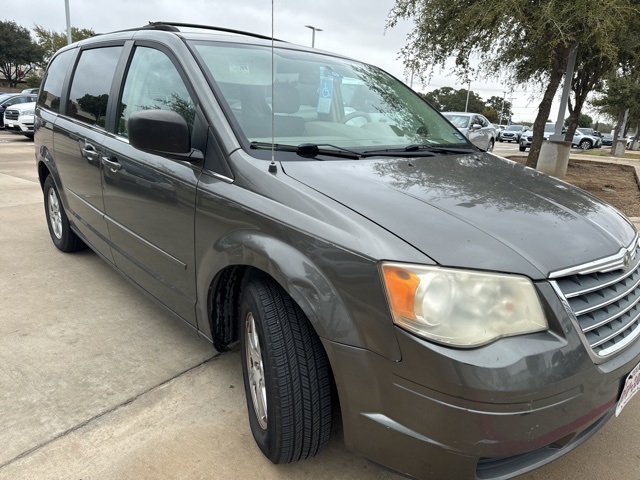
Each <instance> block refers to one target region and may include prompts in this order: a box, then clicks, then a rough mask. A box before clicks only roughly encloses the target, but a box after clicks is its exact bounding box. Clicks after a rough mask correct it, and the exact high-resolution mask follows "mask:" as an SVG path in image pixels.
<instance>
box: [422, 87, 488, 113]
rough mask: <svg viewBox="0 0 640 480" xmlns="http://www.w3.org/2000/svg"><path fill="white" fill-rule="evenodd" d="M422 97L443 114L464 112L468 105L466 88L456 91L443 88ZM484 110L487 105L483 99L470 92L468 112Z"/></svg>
mask: <svg viewBox="0 0 640 480" xmlns="http://www.w3.org/2000/svg"><path fill="white" fill-rule="evenodd" d="M422 96H423V97H424V98H425V99H426V100H427V101H428V102H429V103H430V104H431V105H433V106H434V107H435V108H437V109H438V110H440V111H441V112H464V111H465V110H464V107H465V105H466V104H467V89H466V88H461V89H460V90H456V89H455V88H451V87H442V88H438V89H436V90H433V91H431V92H427V93H425V94H422ZM484 109H485V104H484V101H483V100H482V98H481V97H480V96H479V95H478V94H477V93H474V92H473V91H470V92H469V106H468V108H467V111H469V112H473V113H480V112H482V110H484Z"/></svg>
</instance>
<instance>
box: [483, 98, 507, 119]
mask: <svg viewBox="0 0 640 480" xmlns="http://www.w3.org/2000/svg"><path fill="white" fill-rule="evenodd" d="M487 108H492V109H494V110H495V111H496V112H498V117H500V114H501V113H502V117H500V118H499V119H498V120H499V123H501V124H502V123H506V122H507V121H508V120H509V119H510V118H511V117H512V116H513V111H512V105H511V102H510V101H509V100H506V99H505V98H504V97H497V96H495V95H494V96H492V97H489V100H487ZM485 117H487V116H486V115H485ZM487 118H489V117H487ZM492 121H493V120H492ZM495 123H498V122H495Z"/></svg>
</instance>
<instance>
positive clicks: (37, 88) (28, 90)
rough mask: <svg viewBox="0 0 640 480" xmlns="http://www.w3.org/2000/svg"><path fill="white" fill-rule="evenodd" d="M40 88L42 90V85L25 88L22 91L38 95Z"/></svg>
mask: <svg viewBox="0 0 640 480" xmlns="http://www.w3.org/2000/svg"><path fill="white" fill-rule="evenodd" d="M38 90H40V87H35V88H25V89H24V90H22V93H33V94H35V95H37V94H38Z"/></svg>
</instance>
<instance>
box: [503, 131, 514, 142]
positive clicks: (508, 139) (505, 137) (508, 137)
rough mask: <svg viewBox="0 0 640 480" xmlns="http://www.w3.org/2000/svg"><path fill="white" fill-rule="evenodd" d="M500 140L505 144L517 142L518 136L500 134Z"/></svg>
mask: <svg viewBox="0 0 640 480" xmlns="http://www.w3.org/2000/svg"><path fill="white" fill-rule="evenodd" d="M500 140H504V141H505V142H517V141H518V135H513V134H509V133H507V134H505V133H502V134H501V135H500Z"/></svg>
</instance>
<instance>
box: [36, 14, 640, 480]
mask: <svg viewBox="0 0 640 480" xmlns="http://www.w3.org/2000/svg"><path fill="white" fill-rule="evenodd" d="M35 147H36V162H37V169H38V175H39V179H40V184H41V186H42V190H43V194H44V206H45V213H46V218H47V225H48V227H49V232H50V235H51V239H52V241H53V243H54V244H55V246H56V247H57V248H58V249H59V250H61V251H63V252H73V251H77V250H79V249H82V248H85V247H86V246H89V247H90V248H91V249H92V250H93V251H95V252H96V254H98V255H99V256H100V257H102V258H103V259H104V260H105V261H106V262H107V263H109V264H110V265H111V266H112V267H113V268H115V269H117V270H118V271H119V272H120V273H121V274H122V275H123V276H124V277H125V278H126V279H128V280H129V281H131V282H132V283H133V284H134V285H136V286H138V287H139V288H140V289H141V290H142V291H144V292H145V293H146V294H148V295H149V296H150V297H152V298H153V299H155V301H157V302H158V303H159V304H160V305H162V306H163V307H164V308H165V309H166V310H167V311H168V312H170V313H171V314H172V315H174V316H175V317H176V318H178V319H180V320H182V321H183V322H185V323H186V324H187V325H189V326H190V327H191V328H192V329H193V330H194V332H197V333H198V334H199V335H201V336H202V337H204V338H206V339H207V340H208V341H210V342H211V344H212V345H213V347H214V348H215V349H216V350H217V351H219V352H223V351H225V350H227V349H229V348H234V347H235V346H236V345H239V347H237V348H239V350H240V353H241V355H240V356H241V362H242V369H243V379H244V387H245V392H246V400H247V412H248V418H249V425H250V428H251V431H252V433H253V437H254V438H255V441H256V442H257V444H258V446H259V447H260V449H261V450H262V452H263V453H264V454H265V455H266V456H267V457H268V458H269V459H270V460H271V461H272V462H274V463H287V462H293V461H297V460H301V459H305V458H308V457H311V456H314V455H316V454H317V453H318V452H320V451H321V449H322V448H323V447H324V446H325V445H326V444H327V441H328V440H329V437H330V433H331V429H332V422H334V421H337V419H338V418H341V420H340V421H341V422H342V425H343V430H344V441H345V443H346V445H347V446H348V447H349V448H350V449H352V450H353V451H354V452H357V453H359V454H361V455H363V456H364V457H366V458H368V459H370V460H372V461H373V462H375V463H377V464H379V465H382V466H384V467H386V468H389V469H392V470H395V471H397V472H400V473H402V474H403V475H407V476H411V477H414V478H433V479H457V480H459V479H475V478H481V479H497V478H510V477H511V476H514V475H517V474H522V473H524V472H527V471H530V470H532V469H534V468H536V467H538V466H540V465H543V464H545V463H547V462H550V461H552V460H554V459H556V458H558V457H559V456H561V455H563V454H564V453H566V452H568V451H570V450H571V449H573V448H575V447H576V446H577V445H579V444H580V443H582V442H583V441H585V440H586V439H587V438H589V437H590V436H591V435H593V434H594V433H595V432H596V431H597V430H598V429H599V428H600V427H601V426H602V425H603V424H604V423H605V422H606V421H607V420H608V419H609V418H610V417H611V416H613V415H617V414H619V413H620V412H621V411H622V409H623V408H624V406H625V405H626V404H627V402H629V400H630V399H631V398H632V397H633V395H634V394H635V393H636V391H637V390H638V388H639V387H638V384H639V382H638V371H639V369H640V367H638V364H639V362H640V342H639V341H638V335H639V334H640V306H639V300H640V287H639V285H640V267H639V265H640V255H638V254H637V253H638V234H637V232H636V229H635V228H634V226H633V225H632V224H631V223H630V221H629V220H628V219H627V218H625V217H624V215H622V214H621V213H620V212H619V211H617V210H616V209H614V208H613V207H611V206H609V205H606V204H604V203H603V202H602V201H600V200H598V199H597V198H595V197H593V196H592V195H590V194H588V193H586V192H584V191H582V190H579V189H577V188H574V187H572V186H570V185H568V184H566V183H564V182H561V181H558V180H556V179H554V178H552V177H549V176H547V175H544V174H542V173H539V172H537V171H535V170H533V169H530V168H526V167H524V166H523V165H519V164H517V163H515V162H512V161H509V160H506V159H504V158H501V157H498V156H496V155H494V154H492V153H490V152H484V151H482V150H480V149H478V148H477V147H475V146H474V145H472V144H471V143H470V142H469V141H468V139H467V138H466V137H464V135H462V134H461V133H460V132H459V131H458V130H457V129H456V128H455V127H454V126H453V125H452V124H451V123H450V122H449V121H447V120H446V119H445V118H444V117H443V116H442V115H441V114H440V113H438V111H437V110H435V109H434V108H432V107H431V106H430V105H429V104H428V103H427V102H426V101H424V100H423V99H422V98H421V97H420V96H419V95H417V94H416V93H415V92H414V91H413V90H411V89H410V88H409V87H407V86H406V85H404V84H403V83H402V82H400V81H399V80H397V79H395V78H393V77H392V76H390V75H389V74H387V73H385V72H384V71H382V70H380V69H378V68H376V67H374V66H372V65H368V64H365V63H362V62H358V61H356V60H353V59H350V58H346V57H344V56H341V55H336V54H331V53H326V52H321V51H317V50H314V49H310V48H306V47H302V46H297V45H293V44H291V43H287V42H283V41H279V40H275V39H272V38H269V37H264V36H261V35H256V34H251V33H246V32H238V31H233V30H229V29H224V28H216V27H207V26H196V25H189V24H180V23H167V22H163V23H151V24H149V25H147V26H145V27H141V28H135V29H130V30H124V31H119V32H114V33H109V34H104V35H99V36H96V37H93V38H91V39H87V40H83V41H81V42H79V43H75V44H72V45H70V46H67V47H65V48H63V49H62V50H60V51H58V52H57V53H56V54H55V56H54V57H53V59H52V60H51V61H50V63H49V65H48V68H47V71H46V73H45V76H44V80H43V84H42V86H41V89H40V92H39V96H38V101H37V108H36V122H35ZM69 261H73V258H72V257H69ZM338 412H339V413H340V415H338ZM195 421H197V419H195ZM604 453H605V452H603V457H602V458H600V459H594V461H607V459H606V458H605V456H604ZM613 467H615V466H612V468H613Z"/></svg>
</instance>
